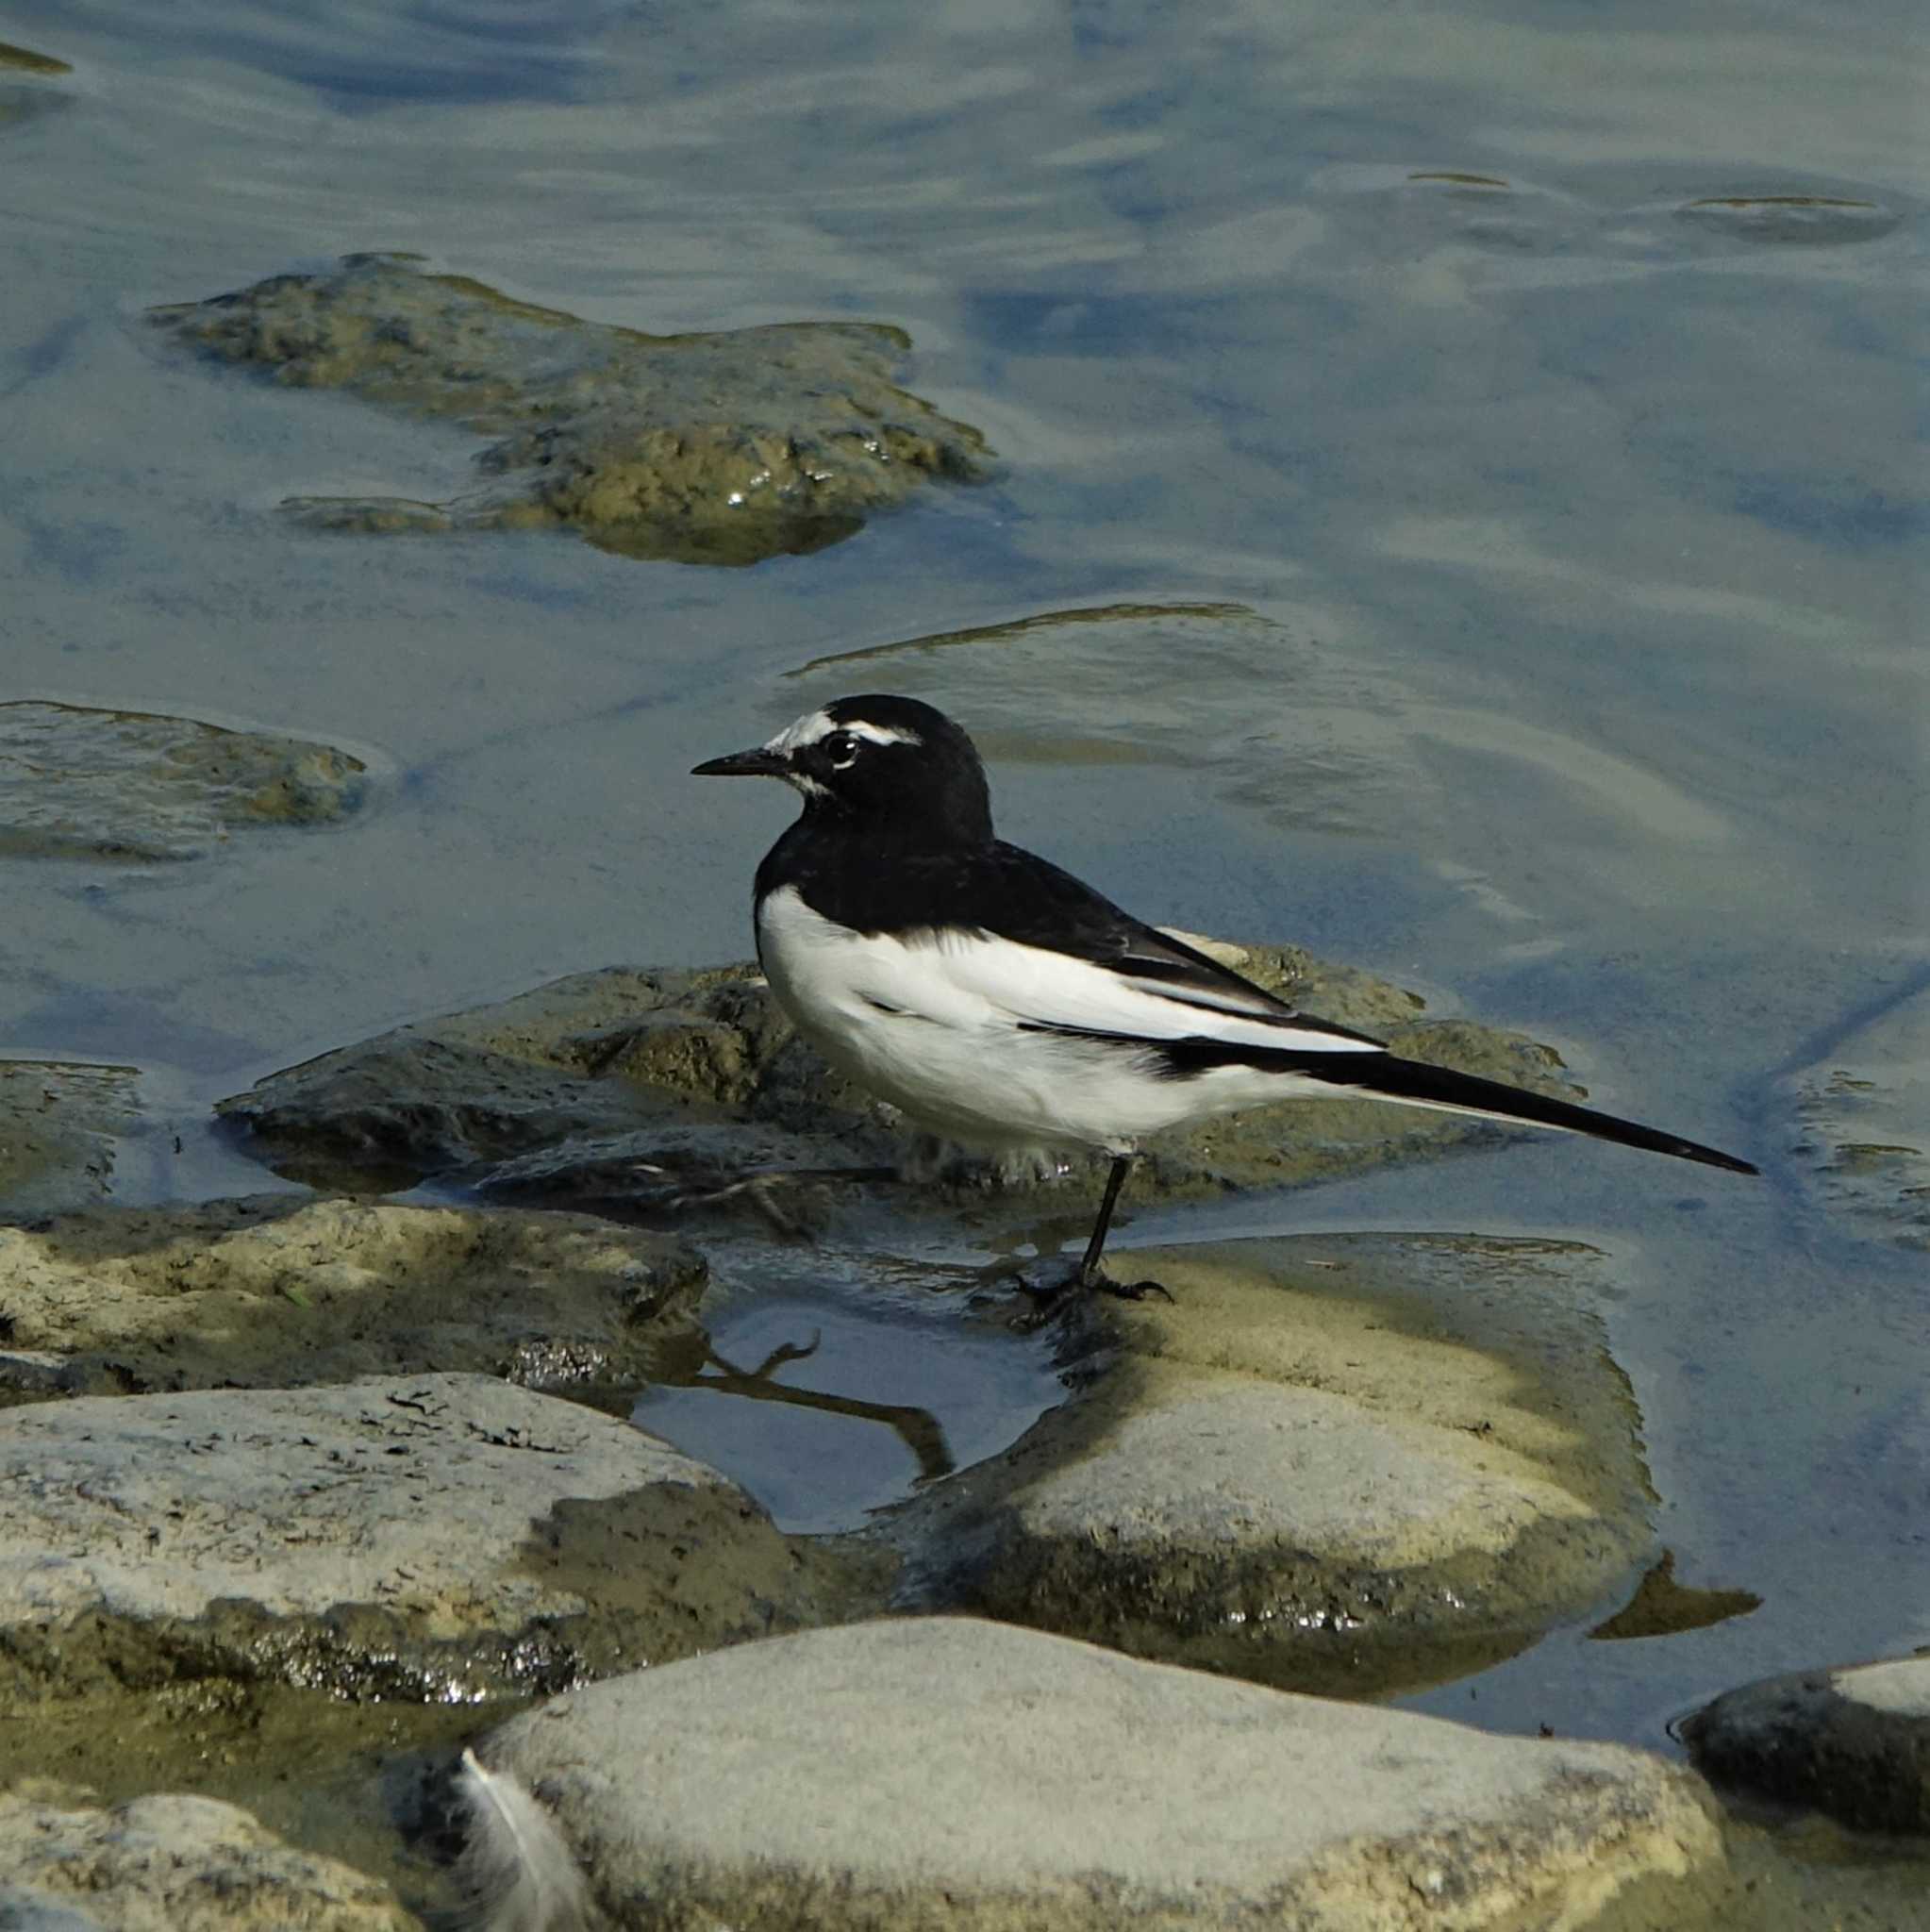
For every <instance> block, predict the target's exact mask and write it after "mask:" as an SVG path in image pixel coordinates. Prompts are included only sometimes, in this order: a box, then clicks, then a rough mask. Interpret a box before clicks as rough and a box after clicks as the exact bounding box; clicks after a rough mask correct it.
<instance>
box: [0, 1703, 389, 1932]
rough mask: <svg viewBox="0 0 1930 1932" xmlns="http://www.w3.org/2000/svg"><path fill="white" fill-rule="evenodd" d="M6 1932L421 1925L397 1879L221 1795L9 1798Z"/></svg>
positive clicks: (316, 1931)
mask: <svg viewBox="0 0 1930 1932" xmlns="http://www.w3.org/2000/svg"><path fill="white" fill-rule="evenodd" d="M16 1722H18V1720H16ZM0 1873H5V1874H6V1876H5V1878H4V1879H0V1932H86V1928H93V1932H289V1928H291V1927H294V1926H299V1927H301V1928H302V1932H420V1922H419V1921H418V1920H417V1919H416V1917H415V1915H414V1914H413V1913H411V1912H407V1911H405V1910H404V1909H403V1908H402V1907H401V1906H400V1905H398V1904H397V1903H396V1900H395V1897H394V1895H393V1893H391V1891H390V1890H389V1888H388V1887H387V1886H386V1885H383V1884H381V1883H380V1882H379V1881H377V1880H375V1879H374V1878H369V1877H365V1876H364V1875H363V1874H361V1873H359V1872H357V1871H354V1870H352V1869H351V1868H350V1867H349V1866H347V1865H343V1864H340V1863H338V1862H337V1861H336V1860H335V1859H333V1858H319V1857H313V1856H312V1855H310V1854H309V1853H308V1852H303V1851H297V1850H296V1849H295V1847H294V1846H292V1845H291V1844H286V1843H284V1842H283V1841H282V1840H280V1839H278V1838H276V1837H275V1834H274V1833H273V1832H271V1831H268V1830H266V1829H264V1828H263V1826H261V1825H260V1824H258V1823H257V1822H256V1820H255V1819H254V1818H252V1817H250V1816H249V1814H248V1813H247V1812H246V1811H243V1810H241V1808H240V1807H238V1806H234V1805H224V1804H221V1803H219V1802H218V1801H217V1800H215V1799H212V1798H193V1797H175V1796H167V1797H152V1798H141V1799H138V1800H136V1801H135V1802H134V1803H132V1804H127V1805H117V1806H115V1807H113V1808H112V1809H103V1808H100V1807H95V1806H89V1805H82V1804H73V1803H54V1802H49V1801H47V1800H43V1799H38V1798H32V1797H25V1796H20V1795H7V1794H4V1793H0Z"/></svg>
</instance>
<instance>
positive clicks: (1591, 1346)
mask: <svg viewBox="0 0 1930 1932" xmlns="http://www.w3.org/2000/svg"><path fill="white" fill-rule="evenodd" d="M1588 1254H1589V1251H1587V1250H1583V1249H1576V1248H1572V1247H1563V1246H1561V1245H1558V1244H1555V1243H1548V1242H1510V1241H1476V1240H1473V1239H1472V1238H1471V1239H1466V1240H1460V1241H1456V1240H1452V1239H1448V1238H1406V1239H1398V1238H1391V1237H1356V1238H1352V1239H1314V1238H1304V1239H1299V1240H1291V1241H1241V1242H1229V1243H1226V1244H1224V1245H1223V1246H1217V1247H1193V1248H1186V1249H1175V1250H1170V1251H1167V1252H1164V1253H1153V1252H1149V1251H1146V1250H1136V1251H1134V1257H1133V1258H1134V1261H1135V1264H1136V1266H1150V1267H1151V1268H1152V1269H1153V1270H1154V1271H1155V1272H1156V1274H1158V1276H1159V1278H1160V1279H1161V1280H1162V1281H1164V1282H1165V1283H1167V1284H1168V1285H1169V1286H1170V1287H1171V1289H1172V1291H1173V1294H1174V1295H1175V1296H1176V1297H1177V1299H1176V1301H1175V1302H1174V1303H1173V1304H1167V1303H1164V1302H1160V1301H1157V1300H1153V1299H1149V1300H1146V1301H1143V1302H1136V1303H1133V1304H1130V1305H1127V1306H1123V1307H1117V1308H1116V1309H1110V1308H1109V1309H1108V1310H1107V1311H1106V1314H1105V1315H1104V1316H1103V1317H1099V1318H1096V1319H1098V1320H1099V1321H1100V1322H1101V1323H1102V1324H1103V1326H1102V1328H1101V1331H1100V1332H1099V1333H1098V1334H1096V1335H1095V1334H1090V1333H1089V1334H1086V1335H1083V1336H1082V1335H1076V1334H1075V1335H1073V1336H1072V1337H1069V1342H1070V1344H1071V1346H1070V1353H1071V1354H1072V1355H1073V1357H1077V1358H1078V1362H1077V1379H1080V1380H1082V1381H1083V1383H1084V1386H1083V1388H1082V1389H1081V1390H1080V1392H1078V1393H1077V1394H1076V1395H1075V1396H1074V1398H1073V1401H1071V1402H1070V1403H1068V1404H1067V1405H1066V1406H1065V1407H1063V1408H1060V1409H1058V1410H1056V1411H1054V1412H1053V1413H1052V1414H1049V1415H1047V1416H1046V1417H1044V1418H1043V1419H1042V1420H1041V1421H1040V1423H1038V1424H1036V1425H1035V1426H1034V1427H1033V1428H1032V1430H1031V1431H1030V1432H1029V1433H1028V1434H1027V1435H1026V1436H1025V1437H1023V1439H1022V1440H1021V1441H1019V1442H1018V1443H1017V1444H1016V1445H1015V1446H1014V1447H1013V1448H1011V1449H1010V1450H1007V1452H1005V1453H1004V1454H1003V1455H1001V1456H998V1457H992V1458H991V1459H990V1461H988V1462H985V1463H981V1464H980V1465H978V1466H977V1467H976V1468H975V1469H972V1470H968V1471H966V1472H964V1474H961V1475H959V1476H958V1477H957V1478H955V1479H954V1480H953V1481H951V1482H949V1483H946V1484H944V1485H943V1486H941V1487H938V1488H934V1489H932V1490H930V1491H926V1492H924V1493H923V1495H921V1496H919V1497H917V1498H915V1499H913V1500H912V1501H911V1502H909V1503H907V1504H906V1505H905V1506H903V1507H901V1508H900V1509H899V1510H898V1511H897V1512H895V1514H894V1516H893V1517H892V1518H891V1519H890V1521H889V1522H888V1524H886V1525H885V1527H884V1528H883V1530H882V1531H881V1532H880V1534H881V1536H882V1537H883V1538H884V1540H886V1541H889V1543H890V1545H891V1546H892V1547H893V1548H894V1549H895V1550H897V1551H898V1552H899V1554H900V1555H901V1557H903V1558H904V1560H905V1563H906V1573H905V1581H904V1582H903V1583H902V1584H901V1587H900V1597H899V1600H900V1602H901V1603H904V1604H907V1605H912V1604H916V1605H918V1606H920V1607H935V1608H964V1609H972V1610H976V1611H980V1612H983V1613H985V1614H988V1615H991V1616H997V1617H1002V1618H1008V1619H1011V1620H1013V1621H1016V1622H1022V1623H1027V1624H1037V1625H1040V1626H1041V1627H1044V1628H1046V1629H1050V1630H1057V1631H1061V1632H1063V1633H1065V1634H1066V1635H1068V1636H1075V1637H1083V1638H1088V1639H1090V1640H1092V1641H1097V1642H1104V1643H1107V1644H1111V1645H1115V1646H1117V1647H1118V1648H1121V1649H1123V1650H1128V1651H1132V1652H1135V1653H1137V1654H1139V1655H1141V1656H1146V1657H1159V1658H1162V1659H1166V1660H1171V1661H1177V1662H1184V1663H1191V1664H1197V1665H1202V1666H1206V1667H1208V1668H1212V1669H1218V1670H1223V1671H1227V1672H1231V1673H1235V1674H1239V1675H1241V1676H1245V1677H1251V1678H1256V1679H1260V1680H1263V1681H1266V1682H1270V1683H1274V1684H1280V1685H1286V1686H1290V1687H1292V1688H1295V1689H1301V1690H1319V1691H1329V1692H1343V1691H1344V1692H1347V1693H1350V1694H1354V1695H1366V1694H1381V1693H1385V1692H1387V1691H1393V1690H1404V1689H1413V1688H1418V1687H1419V1686H1421V1685H1423V1684H1427V1683H1434V1682H1439V1681H1443V1680H1445V1679H1447V1678H1449V1677H1452V1676H1455V1675H1457V1674H1461V1673H1462V1672H1465V1671H1468V1670H1472V1669H1478V1668H1481V1667H1483V1666H1485V1665H1487V1664H1489V1663H1492V1662H1495V1661H1498V1660H1499V1659H1500V1658H1501V1657H1506V1656H1509V1655H1512V1654H1513V1653H1514V1652H1516V1651H1518V1650H1520V1649H1522V1648H1523V1647H1524V1646H1525V1645H1526V1644H1527V1643H1529V1642H1531V1641H1533V1640H1534V1639H1535V1638H1536V1637H1537V1636H1539V1634H1540V1633H1541V1632H1543V1631H1544V1630H1546V1629H1547V1628H1548V1627H1549V1626H1550V1625H1551V1624H1555V1623H1556V1622H1557V1621H1559V1620H1560V1619H1561V1618H1563V1617H1565V1616H1572V1615H1573V1614H1574V1613H1575V1612H1576V1611H1577V1610H1579V1609H1582V1608H1584V1607H1586V1606H1588V1605H1589V1603H1590V1602H1592V1601H1595V1600H1597V1599H1599V1597H1600V1596H1601V1595H1602V1593H1603V1592H1604V1591H1606V1590H1608V1589H1611V1588H1612V1587H1613V1586H1614V1584H1615V1583H1616V1581H1617V1579H1618V1578H1619V1577H1620V1576H1622V1575H1623V1574H1626V1573H1627V1572H1628V1571H1629V1570H1630V1569H1631V1568H1632V1567H1634V1566H1635V1565H1636V1564H1638V1563H1639V1561H1640V1560H1641V1558H1642V1557H1643V1556H1644V1555H1645V1554H1646V1552H1647V1550H1648V1548H1649V1546H1650V1543H1651V1533H1650V1530H1649V1527H1648V1524H1647V1510H1648V1507H1649V1505H1650V1503H1651V1502H1652V1500H1653V1492H1652V1491H1651V1490H1650V1487H1649V1483H1648V1479H1647V1473H1646V1470H1645V1468H1644V1465H1643V1462H1642V1457H1641V1450H1640V1443H1639V1415H1638V1413H1637V1411H1636V1407H1635V1404H1634V1402H1633V1399H1632V1398H1631V1396H1630V1394H1629V1391H1628V1385H1627V1382H1626V1380H1625V1378H1624V1377H1623V1376H1622V1374H1621V1372H1620V1371H1619V1370H1618V1369H1617V1368H1616V1367H1615V1365H1614V1363H1613V1362H1612V1360H1611V1359H1610V1358H1609V1357H1608V1355H1607V1352H1606V1346H1605V1343H1604V1337H1603V1333H1602V1329H1601V1324H1600V1323H1599V1322H1598V1321H1596V1320H1595V1319H1594V1318H1593V1317H1592V1316H1590V1315H1589V1314H1587V1313H1585V1312H1582V1311H1580V1310H1578V1309H1577V1308H1576V1307H1575V1306H1574V1303H1575V1301H1576V1299H1577V1297H1576V1295H1575V1282H1576V1276H1577V1269H1578V1264H1580V1263H1582V1262H1584V1261H1585V1260H1586V1259H1587V1257H1588ZM1075 1319H1078V1318H1075ZM1083 1319H1085V1320H1088V1321H1091V1320H1093V1319H1095V1318H1094V1317H1092V1316H1091V1315H1090V1313H1088V1314H1086V1315H1085V1316H1084V1317H1083Z"/></svg>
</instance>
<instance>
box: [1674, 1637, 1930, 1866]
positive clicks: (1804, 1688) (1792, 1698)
mask: <svg viewBox="0 0 1930 1932" xmlns="http://www.w3.org/2000/svg"><path fill="white" fill-rule="evenodd" d="M1681 1733H1682V1739H1683V1741H1684V1742H1685V1743H1686V1744H1687V1745H1688V1746H1689V1751H1690V1753H1691V1754H1692V1756H1693V1757H1694V1758H1695V1762H1696V1764H1697V1766H1698V1767H1699V1768H1700V1769H1701V1770H1702V1771H1703V1772H1704V1773H1705V1774H1706V1775H1707V1776H1708V1777H1710V1778H1713V1779H1714V1780H1715V1781H1716V1782H1718V1783H1719V1784H1725V1785H1739V1786H1742V1787H1743V1788H1745V1789H1746V1790H1752V1791H1755V1792H1757V1793H1759V1794H1761V1795H1763V1796H1765V1797H1770V1798H1775V1799H1779V1800H1781V1801H1782V1802H1784V1803H1787V1804H1794V1805H1806V1806H1811V1807H1814V1808H1815V1809H1817V1810H1819V1811H1823V1812H1826V1813H1827V1814H1828V1815H1829V1816H1830V1817H1832V1818H1835V1819H1837V1820H1838V1821H1839V1822H1840V1823H1842V1824H1848V1825H1851V1826H1854V1827H1855V1828H1856V1829H1858V1830H1864V1831H1887V1832H1910V1833H1930V1655H1922V1656H1917V1657H1897V1658H1894V1659H1892V1660H1891V1661H1889V1662H1888V1663H1874V1664H1857V1665H1852V1666H1849V1667H1847V1668H1844V1669H1839V1670H1818V1671H1798V1672H1793V1673H1791V1674H1789V1675H1788V1676H1782V1677H1768V1678H1765V1679H1763V1680H1762V1681H1761V1682H1760V1683H1756V1684H1745V1685H1743V1686H1742V1687H1741V1688H1740V1689H1739V1690H1736V1691H1727V1692H1725V1693H1724V1694H1723V1695H1722V1696H1721V1697H1719V1698H1717V1699H1716V1700H1715V1702H1714V1703H1712V1704H1709V1705H1707V1706H1705V1707H1704V1708H1703V1709H1701V1710H1699V1711H1697V1712H1696V1713H1695V1715H1694V1716H1693V1717H1691V1718H1689V1719H1687V1720H1686V1721H1685V1722H1684V1723H1683V1724H1682V1726H1681Z"/></svg>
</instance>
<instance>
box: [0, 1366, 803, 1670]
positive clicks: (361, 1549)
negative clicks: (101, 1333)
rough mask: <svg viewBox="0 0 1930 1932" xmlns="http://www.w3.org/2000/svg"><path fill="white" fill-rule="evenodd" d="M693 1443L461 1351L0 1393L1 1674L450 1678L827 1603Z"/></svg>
mask: <svg viewBox="0 0 1930 1932" xmlns="http://www.w3.org/2000/svg"><path fill="white" fill-rule="evenodd" d="M815 1564H816V1559H815V1558H807V1556H806V1555H805V1554H804V1553H803V1552H802V1551H801V1549H800V1547H799V1546H796V1545H793V1544H791V1543H790V1542H788V1541H786V1539H785V1538H783V1537H782V1536H780V1535H779V1534H778V1533H777V1531H776V1530H775V1529H774V1528H773V1527H772V1525H771V1522H770V1519H769V1518H768V1517H767V1516H766V1515H765V1514H764V1512H763V1511H762V1510H761V1509H759V1508H758V1507H757V1505H756V1504H754V1503H753V1502H752V1501H751V1500H750V1499H749V1498H748V1497H747V1496H746V1495H744V1493H743V1492H742V1491H740V1490H739V1489H738V1488H737V1487H736V1486H735V1485H734V1484H732V1483H730V1482H728V1481H726V1480H725V1479H724V1477H723V1476H721V1475H719V1474H717V1473H716V1472H715V1471H714V1470H711V1469H708V1468H707V1467H706V1466H705V1465H704V1464H702V1463H699V1462H693V1461H692V1460H690V1458H689V1457H685V1456H681V1455H679V1454H677V1453H676V1452H675V1451H674V1450H673V1449H672V1448H670V1447H669V1446H668V1445H667V1444H666V1443H664V1442H661V1441H658V1440H657V1438H655V1437H653V1436H648V1435H645V1434H644V1433H643V1432H642V1431H641V1430H640V1429H636V1428H633V1427H631V1426H629V1425H628V1424H624V1423H621V1422H617V1421H614V1420H612V1419H611V1418H609V1417H607V1416H603V1415H598V1414H595V1413H593V1412H591V1410H588V1409H586V1408H583V1407H578V1406H577V1405H575V1404H574V1403H569V1402H560V1401H557V1400H554V1399H551V1398H548V1397H544V1396H541V1395H535V1394H531V1393H530V1392H528V1391H524V1390H521V1389H516V1388H511V1387H508V1386H507V1385H505V1384H503V1383H501V1382H496V1381H492V1380H490V1379H489V1378H487V1377H484V1376H480V1375H447V1374H444V1375H423V1376H419V1377H415V1378H403V1377H392V1376H391V1377H386V1378H378V1379H372V1380H367V1381H360V1382H354V1383H349V1384H346V1385H343V1386H339V1387H332V1388H325V1389H309V1390H277V1391H213V1392H208V1393H190V1394H184V1395H154V1396H125V1397H108V1398H82V1399H79V1400H76V1401H73V1402H64V1403H52V1404H41V1405H38V1406H35V1407H23V1408H14V1409H11V1410H8V1411H7V1412H5V1413H4V1414H0V1695H4V1696H7V1697H9V1698H11V1699H14V1700H20V1699H23V1698H27V1697H31V1696H34V1695H55V1696H58V1695H65V1694H78V1693H81V1692H85V1691H90V1690H92V1689H94V1688H96V1686H97V1685H98V1684H99V1683H101V1682H112V1683H115V1684H119V1685H123V1686H129V1687H139V1686H148V1687H155V1688H158V1687H159V1686H162V1685H165V1684H169V1683H172V1682H175V1681H176V1680H180V1679H193V1678H211V1677H225V1678H231V1679H235V1680H239V1681H241V1682H242V1683H249V1682H256V1681H261V1680H268V1681H275V1682H283V1683H290V1684H294V1685H298V1686H307V1687H311V1688H320V1689H327V1690H330V1691H334V1692H335V1693H336V1694H338V1695H341V1696H347V1697H354V1698H403V1699H411V1700H420V1701H441V1702H473V1701H476V1700H479V1699H482V1698H485V1697H488V1696H491V1695H499V1694H509V1693H526V1692H528V1691H546V1690H556V1689H558V1688H561V1687H562V1686H564V1685H567V1684H570V1683H574V1682H577V1681H579V1680H581V1679H582V1678H584V1677H585V1676H590V1675H596V1674H607V1673H608V1672H610V1671H612V1670H617V1669H624V1668H631V1667H634V1666H636V1665H638V1664H641V1663H645V1662H655V1661H657V1660H659V1659H661V1658H664V1657H678V1656H684V1655H688V1654H689V1653H690V1651H692V1650H695V1649H702V1648H706V1647H707V1646H710V1645H713V1644H717V1643H722V1642H726V1641H733V1640H736V1639H740V1638H743V1637H748V1636H755V1635H762V1634H764V1633H766V1632H768V1631H771V1630H782V1629H788V1628H795V1627H797V1626H798V1625H799V1624H804V1623H807V1622H815V1621H820V1620H822V1619H823V1618H824V1617H825V1616H827V1615H830V1614H834V1613H835V1612H834V1611H833V1610H832V1609H831V1608H829V1607H827V1604H826V1602H825V1601H824V1596H823V1594H822V1592H821V1582H822V1575H821V1572H820V1570H819V1569H818V1568H817V1567H815Z"/></svg>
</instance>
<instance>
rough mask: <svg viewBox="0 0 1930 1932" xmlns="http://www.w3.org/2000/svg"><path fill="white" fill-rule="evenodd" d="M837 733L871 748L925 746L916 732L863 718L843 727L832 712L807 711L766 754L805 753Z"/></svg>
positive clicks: (769, 745)
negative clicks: (892, 745)
mask: <svg viewBox="0 0 1930 1932" xmlns="http://www.w3.org/2000/svg"><path fill="white" fill-rule="evenodd" d="M834 731H848V732H849V733H850V734H851V736H852V737H853V738H862V739H864V740H865V741H866V742H867V743H870V744H923V742H924V740H923V739H922V738H921V737H920V736H919V735H918V733H917V732H915V731H907V730H905V729H904V728H903V727H902V726H900V725H897V724H871V723H870V722H869V721H868V720H866V719H863V718H857V719H854V720H853V721H852V722H851V723H850V724H839V723H838V721H837V720H836V719H835V718H833V717H832V715H831V714H830V712H829V711H807V712H806V713H805V714H804V716H803V717H802V718H800V719H798V720H797V721H796V722H795V723H794V724H787V725H786V726H785V727H784V729H783V730H782V731H780V732H779V733H778V734H777V736H776V737H775V738H773V739H770V740H768V741H766V743H765V745H764V749H765V750H766V751H778V752H793V751H801V750H802V749H803V748H804V747H805V746H806V745H807V744H817V743H820V742H822V741H824V739H826V738H829V737H830V736H831V734H832V733H833V732H834Z"/></svg>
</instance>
